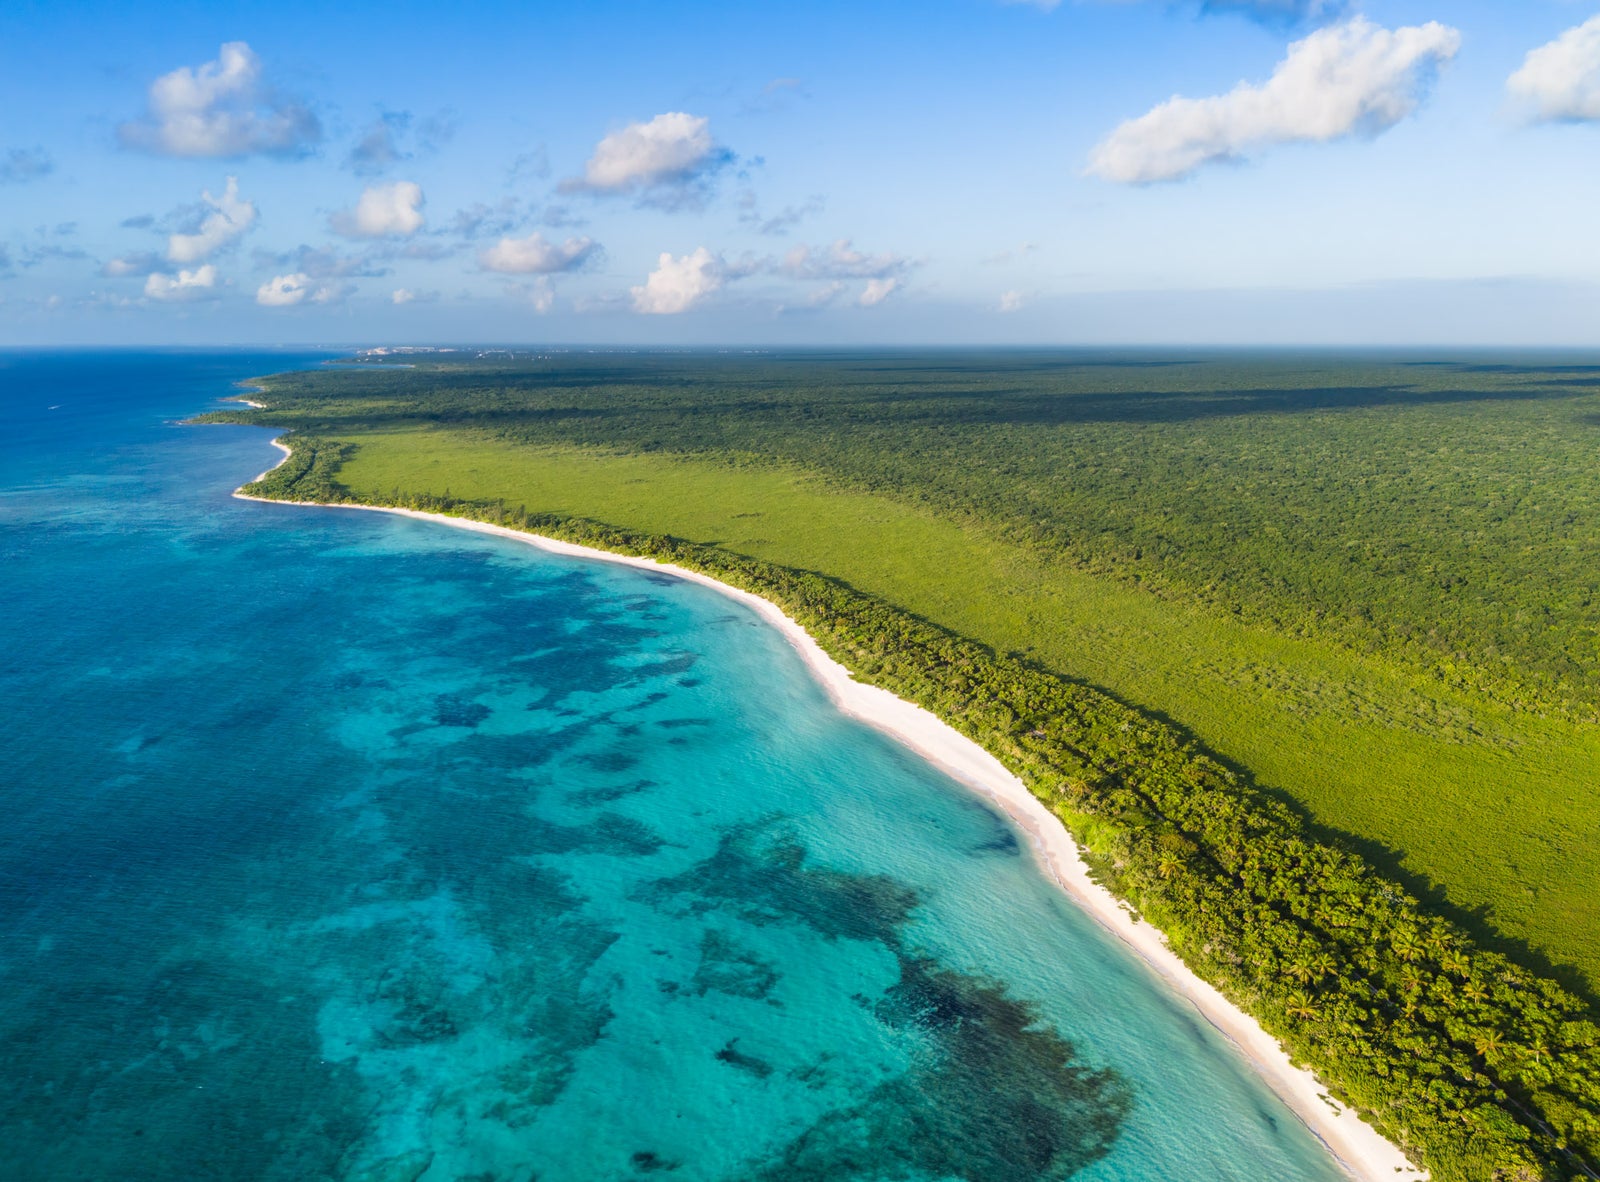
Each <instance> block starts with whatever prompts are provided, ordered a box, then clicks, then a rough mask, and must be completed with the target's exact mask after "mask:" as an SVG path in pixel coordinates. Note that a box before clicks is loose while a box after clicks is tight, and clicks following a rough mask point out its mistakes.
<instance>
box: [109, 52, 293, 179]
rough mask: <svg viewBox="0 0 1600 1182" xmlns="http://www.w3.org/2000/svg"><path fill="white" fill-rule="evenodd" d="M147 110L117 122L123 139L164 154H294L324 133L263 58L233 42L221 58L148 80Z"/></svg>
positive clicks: (127, 143)
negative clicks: (275, 84)
mask: <svg viewBox="0 0 1600 1182" xmlns="http://www.w3.org/2000/svg"><path fill="white" fill-rule="evenodd" d="M149 107H150V109H149V111H148V112H147V114H146V115H145V117H144V118H143V119H140V120H137V121H135V122H132V123H124V124H123V125H122V126H121V127H119V128H118V129H117V132H118V134H119V135H120V136H121V138H122V142H123V143H124V144H126V145H128V146H129V147H133V148H142V149H144V150H145V151H148V152H158V153H160V154H162V155H166V156H248V155H251V154H253V153H256V152H264V153H268V154H272V155H295V154H299V153H302V152H304V151H306V150H307V149H309V148H310V146H311V145H312V144H314V143H316V142H317V140H318V139H320V138H321V136H322V129H321V127H320V126H318V124H317V119H316V116H315V115H313V114H312V113H311V112H310V111H309V110H307V109H306V107H304V106H303V105H301V104H300V103H297V102H294V101H292V100H289V99H286V98H284V97H282V96H281V95H277V94H275V93H273V92H272V91H271V90H270V89H268V88H267V87H266V86H265V85H264V83H263V82H262V77H261V59H260V58H259V57H257V56H256V54H255V51H254V50H252V49H251V48H250V46H249V45H247V44H245V43H244V42H243V41H229V42H228V43H227V44H226V45H224V46H223V47H222V49H221V51H220V52H219V53H218V54H217V60H216V61H214V62H207V63H206V64H205V65H203V66H199V67H197V68H191V67H189V66H181V67H179V68H178V69H176V70H173V71H172V73H170V74H163V75H162V76H161V77H159V78H157V79H156V80H155V81H154V82H152V83H151V84H150V96H149Z"/></svg>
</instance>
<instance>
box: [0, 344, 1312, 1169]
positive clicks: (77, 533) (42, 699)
mask: <svg viewBox="0 0 1600 1182" xmlns="http://www.w3.org/2000/svg"><path fill="white" fill-rule="evenodd" d="M312 360H313V359H310V358H302V357H292V356H286V355H276V356H271V357H263V356H248V355H239V354H233V355H222V356H215V355H214V356H205V355H198V354H186V353H178V354H166V355H143V356H133V355H115V354H78V355H72V354H33V355H27V354H3V355H0V425H3V427H4V430H3V432H0V459H3V461H4V463H3V466H0V472H3V477H0V480H3V487H0V592H3V593H4V598H5V603H6V605H7V613H8V617H9V620H10V623H11V626H10V627H8V628H7V629H5V630H4V632H3V634H0V693H3V695H4V701H5V702H6V703H7V715H6V720H5V724H4V727H3V728H0V766H4V767H5V768H6V769H8V770H7V775H6V776H5V777H4V782H0V806H3V809H4V812H3V815H4V816H5V817H6V818H7V824H6V825H5V826H4V829H3V832H0V1056H3V1061H4V1070H5V1078H6V1079H7V1081H8V1086H7V1087H6V1088H5V1089H4V1090H3V1091H0V1134H3V1136H0V1173H3V1174H4V1175H5V1176H6V1177H8V1178H17V1179H60V1178H97V1177H108V1176H116V1177H119V1178H151V1179H155V1178H162V1179H165V1178H172V1177H204V1178H230V1179H231V1178H272V1179H301V1178H341V1179H344V1178H350V1179H373V1180H376V1179H419V1178H420V1179H425V1180H427V1182H433V1180H436V1179H490V1178H494V1179H506V1180H511V1179H517V1180H521V1179H529V1178H535V1177H536V1178H538V1179H541V1180H543V1182H555V1180H564V1179H574V1180H576V1179H601V1178H615V1179H632V1178H670V1179H708V1180H712V1179H754V1178H761V1179H774V1180H778V1179H782V1180H786V1182H787V1180H799V1179H839V1178H908V1179H941V1178H969V1179H973V1180H974V1182H1012V1180H1017V1182H1022V1180H1026V1179H1035V1178H1067V1177H1075V1178H1082V1179H1086V1180H1110V1179H1129V1180H1131V1179H1168V1178H1178V1177H1181V1178H1193V1179H1218V1180H1231V1179H1237V1180H1239V1182H1257V1180H1259V1179H1263V1178H1274V1179H1284V1180H1296V1179H1307V1180H1311V1179H1319V1180H1325V1179H1332V1178H1337V1177H1340V1176H1341V1175H1340V1173H1339V1171H1338V1170H1337V1169H1336V1167H1335V1166H1334V1165H1333V1164H1332V1162H1331V1161H1330V1160H1329V1159H1327V1157H1326V1156H1325V1154H1324V1153H1323V1152H1322V1151H1321V1149H1320V1147H1319V1146H1318V1145H1317V1143H1316V1142H1315V1140H1314V1139H1313V1138H1312V1137H1311V1135H1310V1134H1309V1133H1308V1132H1306V1131H1305V1130H1304V1128H1303V1127H1302V1126H1300V1124H1299V1123H1298V1122H1297V1121H1296V1120H1295V1118H1294V1117H1293V1116H1292V1115H1291V1114H1290V1113H1289V1112H1288V1111H1287V1109H1285V1108H1284V1107H1283V1106H1282V1105H1281V1104H1279V1103H1278V1102H1277V1101H1276V1100H1275V1099H1274V1098H1273V1097H1272V1096H1271V1095H1270V1094H1269V1093H1267V1091H1266V1090H1265V1089H1264V1088H1263V1087H1262V1086H1261V1085H1260V1083H1259V1082H1258V1081H1257V1080H1256V1079H1255V1078H1254V1076H1253V1075H1252V1074H1251V1073H1250V1071H1249V1069H1248V1067H1247V1066H1246V1065H1245V1064H1244V1063H1243V1061H1242V1060H1241V1059H1239V1058H1238V1057H1237V1056H1236V1055H1235V1054H1234V1053H1233V1052H1232V1051H1231V1050H1230V1049H1229V1048H1228V1047H1227V1045H1226V1044H1225V1043H1224V1042H1223V1041H1222V1040H1221V1039H1220V1038H1219V1037H1218V1036H1217V1035H1215V1033H1214V1032H1212V1031H1211V1029H1210V1028H1209V1027H1207V1026H1206V1025H1204V1023H1203V1022H1201V1021H1200V1020H1199V1019H1198V1018H1197V1017H1196V1016H1195V1015H1194V1014H1193V1012H1192V1010H1190V1009H1189V1008H1188V1007H1187V1005H1186V1004H1185V1003H1183V1002H1182V1001H1180V1000H1178V999H1176V998H1174V997H1173V996H1171V995H1170V994H1169V993H1167V992H1166V991H1165V990H1164V989H1163V988H1162V987H1160V986H1159V985H1158V984H1156V983H1155V982H1154V981H1153V980H1152V979H1151V978H1150V976H1149V975H1148V974H1147V973H1146V972H1145V971H1144V970H1143V969H1142V968H1141V967H1140V966H1139V965H1138V964H1137V963H1136V962H1134V961H1133V960H1132V959H1131V958H1130V957H1129V956H1128V955H1127V954H1126V953H1125V952H1124V951H1123V950H1122V949H1121V948H1120V947H1118V946H1117V945H1116V944H1115V943H1114V942H1113V941H1112V940H1110V939H1109V938H1108V937H1106V936H1105V935H1104V934H1103V933H1101V932H1100V930H1099V929H1098V928H1097V927H1095V926H1094V925H1093V923H1092V922H1091V921H1089V920H1088V919H1087V918H1086V917H1084V916H1083V915H1081V914H1080V913H1079V912H1078V911H1077V910H1076V909H1075V908H1074V907H1073V905H1072V904H1070V903H1069V902H1068V901H1067V900H1066V899H1065V898H1063V897H1062V896H1061V895H1060V894H1059V892H1058V891H1056V889H1055V888H1054V887H1052V886H1051V885H1050V884H1049V883H1048V882H1047V881H1046V880H1045V879H1044V877H1043V876H1042V874H1041V873H1040V872H1039V870H1038V869H1037V867H1036V866H1035V865H1034V862H1033V860H1032V858H1031V857H1030V856H1029V854H1028V851H1027V850H1026V848H1025V847H1024V846H1023V844H1022V843H1021V841H1020V840H1019V838H1018V835H1017V833H1016V832H1015V831H1014V830H1013V829H1012V827H1011V826H1010V825H1009V823H1008V822H1006V821H1005V820H1004V819H1003V818H1001V817H1000V816H998V815H997V814H996V813H995V812H993V811H992V810H991V809H990V808H988V807H987V806H986V805H985V804H983V803H981V802H979V801H978V800H976V799H975V798H974V797H973V796H972V795H971V794H970V793H968V792H967V791H966V790H964V789H962V788H961V787H960V786H958V785H956V784H955V783H953V782H951V781H950V780H948V779H947V778H945V777H944V776H942V775H940V774H939V773H937V772H935V771H934V770H933V769H931V768H929V767H928V766H927V765H925V764H923V763H922V762H921V761H919V760H917V759H916V758H915V757H913V756H911V755H909V754H908V753H906V752H905V751H903V750H902V749H901V748H899V747H898V746H897V745H895V744H894V743H893V742H891V741H890V740H888V739H886V738H884V737H882V736H880V735H878V734H877V733H875V732H873V731H871V730H870V729H867V728H865V727H863V726H861V725H859V724H857V723H855V722H853V721H851V720H849V719H847V718H844V717H843V716H841V715H840V714H839V713H838V712H837V711H835V710H834V709H833V708H832V707H831V706H830V705H829V703H828V702H827V700H826V698H825V696H824V695H823V694H822V692H821V690H820V689H819V688H818V687H817V686H816V685H815V683H813V682H812V681H811V679H810V677H809V676H808V674H807V673H806V671H805V669H804V667H803V665H802V664H801V662H800V660H799V658H798V656H796V655H795V654H794V653H793V652H791V651H790V650H789V648H788V647H787V645H786V644H785V643H784V642H783V640H782V639H781V638H780V637H779V636H778V635H777V634H776V633H775V632H773V631H772V630H771V629H769V628H767V627H765V626H763V625H761V624H760V623H759V622H758V621H757V620H756V619H755V617H754V616H753V615H751V614H750V613H749V612H747V611H746V610H744V609H742V608H740V607H738V606H736V605H733V604H731V603H730V602H729V601H727V600H725V599H723V598H721V597H720V596H717V595H716V594H714V593H712V592H710V591H707V590H705V589H702V588H698V587H695V586H692V585H689V584H686V583H683V582H680V581H678V580H674V579H671V578H670V577H665V576H657V575H650V574H646V573H642V572H638V571H633V570H629V569H625V568H620V567H616V566H612V565H608V564H604V563H598V562H583V561H574V560H570V559H562V558H555V557H551V556H548V555H544V554H541V553H539V552H537V551H535V550H533V549H532V548H531V547H527V546H522V545H519V544H516V543H513V542H507V541H503V540H498V539H493V538H486V537H481V536H477V535H470V534H466V533H462V532H459V531H452V530H448V529H445V528H443V527H439V526H434V525H430V524H426V523H419V522H413V521H405V520H399V519H390V518H386V517H383V516H380V515H374V514H353V513H349V514H346V513H337V512H330V511H319V510H305V509H295V508H291V507H285V506H267V505H256V504H249V503H245V502H239V501H235V500H233V499H232V498H230V497H229V496H228V492H229V490H231V489H232V488H233V487H234V486H235V485H236V484H238V483H240V482H241V481H242V480H244V479H247V478H248V477H250V476H252V475H254V474H255V473H256V472H257V471H259V470H260V469H261V468H262V467H264V466H266V465H267V464H269V463H271V462H273V458H274V457H275V456H276V453H275V452H273V451H272V450H271V449H270V448H269V447H268V445H267V440H268V439H269V438H270V436H269V434H268V433H266V432H262V431H259V430H250V429H244V428H193V427H182V426H177V425H174V424H173V422H172V420H173V419H175V418H177V417H179V416H182V415H184V414H187V413H192V412H194V411H197V410H201V409H205V408H207V407H208V406H209V405H210V403H211V400H212V399H214V398H215V397H217V396H218V395H220V394H225V393H228V392H229V391H228V389H227V383H228V381H230V380H231V379H234V378H238V377H243V376H246V375H249V374H251V373H258V372H265V371H269V370H273V369H279V368H284V367H286V366H287V365H290V364H297V363H310V362H311V361H312ZM50 407H55V408H56V409H49V408H50Z"/></svg>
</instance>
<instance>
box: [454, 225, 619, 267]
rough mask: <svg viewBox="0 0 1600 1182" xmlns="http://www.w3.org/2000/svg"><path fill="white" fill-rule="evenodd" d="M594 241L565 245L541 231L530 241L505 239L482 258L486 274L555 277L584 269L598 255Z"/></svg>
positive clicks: (573, 240) (575, 240)
mask: <svg viewBox="0 0 1600 1182" xmlns="http://www.w3.org/2000/svg"><path fill="white" fill-rule="evenodd" d="M594 251H595V243H594V240H593V239H592V238H568V239H567V240H566V241H565V242H563V243H562V244H561V245H559V246H557V245H556V244H555V243H554V242H550V241H548V240H547V239H546V238H545V236H544V235H543V234H541V233H539V232H538V231H537V230H536V231H534V232H533V233H532V234H529V235H528V236H527V237H526V238H502V239H500V241H499V242H496V243H495V244H494V245H493V246H491V247H489V248H488V249H487V250H484V251H482V252H480V253H479V255H478V262H479V264H481V265H482V267H483V269H484V270H485V271H499V272H501V273H502V274H506V275H551V274H554V273H555V272H557V271H570V270H572V269H573V268H574V267H579V266H582V265H583V263H584V262H585V260H587V259H588V258H589V257H590V256H591V255H593V254H594Z"/></svg>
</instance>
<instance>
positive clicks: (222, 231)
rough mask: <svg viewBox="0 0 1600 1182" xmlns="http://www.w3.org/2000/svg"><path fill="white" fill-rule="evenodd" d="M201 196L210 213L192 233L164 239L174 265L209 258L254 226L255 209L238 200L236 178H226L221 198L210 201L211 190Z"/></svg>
mask: <svg viewBox="0 0 1600 1182" xmlns="http://www.w3.org/2000/svg"><path fill="white" fill-rule="evenodd" d="M200 196H201V198H202V199H203V200H204V201H205V203H206V204H207V205H209V206H210V207H211V212H210V213H208V214H206V216H205V218H204V220H203V221H201V223H200V228H199V229H198V230H197V231H196V232H195V233H193V234H173V235H172V236H171V237H169V238H168V239H167V258H169V259H171V260H172V261H173V262H175V263H198V262H200V261H201V260H202V259H206V258H209V257H211V256H212V255H213V254H215V253H216V252H217V251H219V250H221V249H222V248H223V247H224V246H226V245H227V244H228V243H230V242H232V241H233V240H234V239H235V238H237V237H239V235H241V234H243V233H244V232H245V231H246V230H248V229H249V228H250V227H251V226H252V225H254V224H255V220H256V207H255V205H254V204H253V203H252V202H249V201H242V200H240V198H239V180H238V178H237V177H231V176H230V177H229V178H228V187H227V188H226V189H224V190H223V191H222V196H221V197H213V196H212V195H211V192H210V190H206V191H205V192H203V193H201V194H200Z"/></svg>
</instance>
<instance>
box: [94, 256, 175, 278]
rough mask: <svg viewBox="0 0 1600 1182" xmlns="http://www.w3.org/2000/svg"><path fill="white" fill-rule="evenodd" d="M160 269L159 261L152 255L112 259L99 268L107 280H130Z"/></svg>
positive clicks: (158, 258)
mask: <svg viewBox="0 0 1600 1182" xmlns="http://www.w3.org/2000/svg"><path fill="white" fill-rule="evenodd" d="M160 269H161V259H160V257H159V256H157V255H154V254H146V253H139V254H129V255H123V256H122V257H121V258H119V259H112V260H110V261H109V262H107V263H106V264H105V266H103V267H101V268H100V274H101V275H103V276H105V277H106V278H107V279H130V278H138V277H142V276H145V275H149V274H150V273H151V272H153V271H159V270H160Z"/></svg>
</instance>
